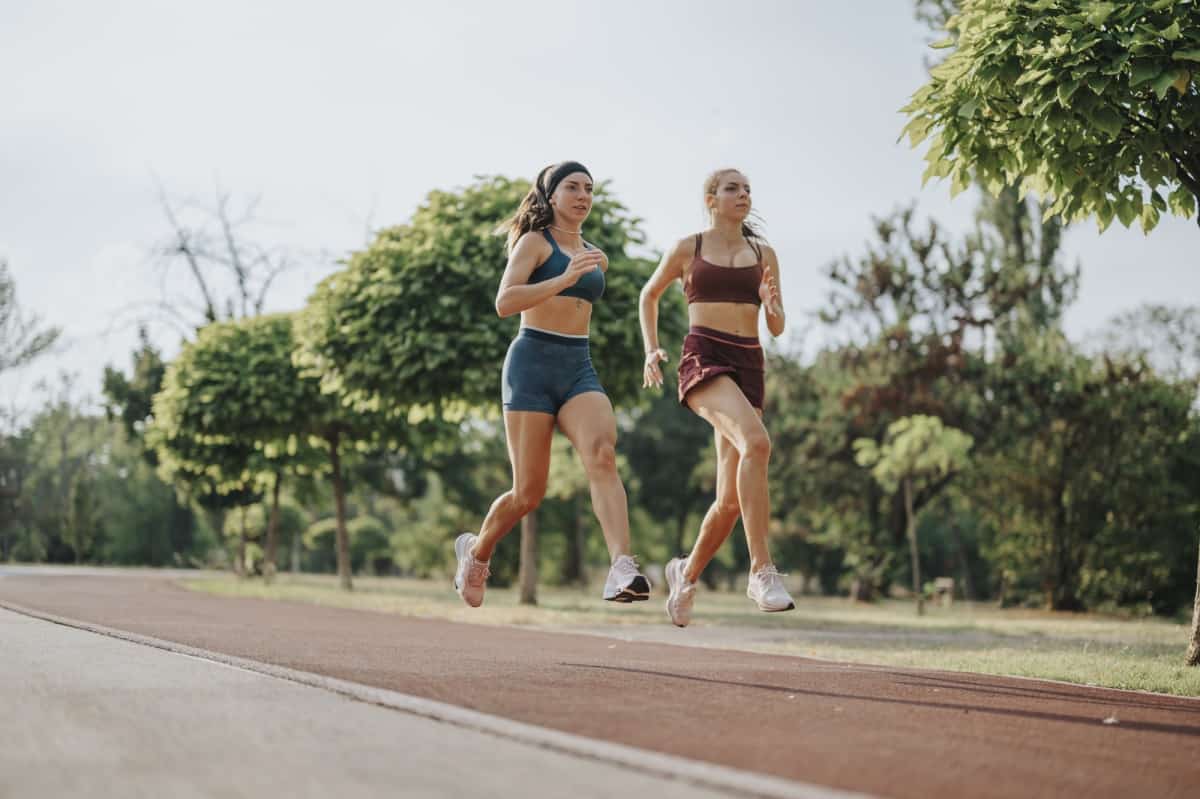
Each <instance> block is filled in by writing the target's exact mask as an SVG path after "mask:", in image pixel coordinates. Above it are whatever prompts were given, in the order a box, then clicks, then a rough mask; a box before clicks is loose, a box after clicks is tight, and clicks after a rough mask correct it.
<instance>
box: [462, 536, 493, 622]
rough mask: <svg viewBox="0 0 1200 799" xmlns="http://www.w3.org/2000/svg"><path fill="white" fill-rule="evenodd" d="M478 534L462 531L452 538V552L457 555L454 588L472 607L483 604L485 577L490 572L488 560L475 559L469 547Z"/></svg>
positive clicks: (477, 537)
mask: <svg viewBox="0 0 1200 799" xmlns="http://www.w3.org/2000/svg"><path fill="white" fill-rule="evenodd" d="M477 540H479V536H477V535H475V534H474V533H463V534H462V535H460V536H459V537H458V538H456V539H454V554H455V555H457V556H458V569H457V570H456V571H455V572H454V590H455V591H457V592H458V595H459V596H460V597H462V598H463V601H464V602H466V603H467V604H468V605H470V606H471V607H473V608H477V607H479V606H480V605H482V604H483V592H484V589H486V588H487V578H488V575H489V574H491V571H490V570H489V569H488V562H487V561H483V560H475V556H474V555H472V554H471V547H473V546H475V542H476V541H477Z"/></svg>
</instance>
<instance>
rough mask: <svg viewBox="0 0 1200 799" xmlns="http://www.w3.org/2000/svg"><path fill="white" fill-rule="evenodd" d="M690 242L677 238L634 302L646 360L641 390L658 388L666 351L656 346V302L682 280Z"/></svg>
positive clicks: (660, 385)
mask: <svg viewBox="0 0 1200 799" xmlns="http://www.w3.org/2000/svg"><path fill="white" fill-rule="evenodd" d="M692 241H693V239H691V238H686V239H680V240H679V243H677V244H676V245H675V246H674V248H672V249H671V250H670V251H669V252H667V253H666V254H664V255H663V258H662V261H660V262H659V264H658V268H657V269H655V270H654V274H652V275H651V276H650V279H649V280H647V281H646V285H645V286H642V292H641V295H640V297H639V301H638V318H639V319H640V320H641V325H642V344H643V345H644V349H645V352H646V360H645V363H644V364H643V366H642V388H650V387H651V386H654V387H655V388H662V382H663V378H662V370H660V369H659V368H658V364H659V362H660V361H662V362H666V360H667V351H666V350H664V349H662V348H661V347H659V346H658V300H659V298H660V297H662V295H663V292H664V291H666V290H667V287H668V286H670V285H671V284H672V283H674V282H675V281H676V280H681V279H683V267H684V264H686V263H687V258H688V253H689V252H690V251H691V242H692Z"/></svg>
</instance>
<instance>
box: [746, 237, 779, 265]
mask: <svg viewBox="0 0 1200 799" xmlns="http://www.w3.org/2000/svg"><path fill="white" fill-rule="evenodd" d="M750 243H751V244H752V245H753V246H754V247H755V248H756V249H757V250H758V251H759V252H760V253H762V260H763V263H764V264H776V265H778V263H779V257H778V256H777V255H775V248H774V247H772V246H771V245H770V244H767V242H766V241H764V240H763V239H759V238H754V239H751V240H750Z"/></svg>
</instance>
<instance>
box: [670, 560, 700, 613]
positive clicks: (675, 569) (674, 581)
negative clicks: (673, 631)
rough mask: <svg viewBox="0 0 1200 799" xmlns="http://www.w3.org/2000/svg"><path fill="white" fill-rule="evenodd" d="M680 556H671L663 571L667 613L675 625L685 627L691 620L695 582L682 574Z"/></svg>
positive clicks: (682, 564) (682, 562) (694, 598)
mask: <svg viewBox="0 0 1200 799" xmlns="http://www.w3.org/2000/svg"><path fill="white" fill-rule="evenodd" d="M683 567H684V561H683V559H682V558H671V559H670V560H669V561H667V568H666V569H664V570H663V571H664V572H665V574H666V577H667V615H668V616H670V617H671V622H672V623H673V624H674V625H675V626H676V627H687V626H688V622H690V621H691V620H692V602H694V601H695V600H696V584H695V583H689V582H688V581H687V578H686V577H684V575H683Z"/></svg>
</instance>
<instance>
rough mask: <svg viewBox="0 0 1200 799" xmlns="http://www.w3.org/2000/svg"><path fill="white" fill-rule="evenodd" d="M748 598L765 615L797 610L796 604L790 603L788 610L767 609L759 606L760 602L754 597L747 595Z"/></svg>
mask: <svg viewBox="0 0 1200 799" xmlns="http://www.w3.org/2000/svg"><path fill="white" fill-rule="evenodd" d="M746 598H747V599H749V600H750V601H751V602H753V603H754V604H755V605H758V609H759V610H761V611H762V612H763V613H784V612H785V611H789V610H795V609H796V603H795V602H789V603H788V606H787V607H786V608H767V607H763V606H762V605H759V603H758V600H757V599H755V598H754V597H752V596H750V595H749V594H747V595H746Z"/></svg>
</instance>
